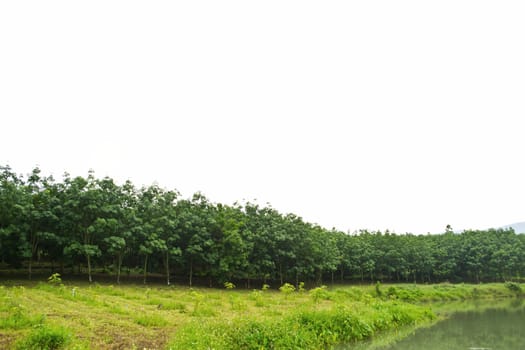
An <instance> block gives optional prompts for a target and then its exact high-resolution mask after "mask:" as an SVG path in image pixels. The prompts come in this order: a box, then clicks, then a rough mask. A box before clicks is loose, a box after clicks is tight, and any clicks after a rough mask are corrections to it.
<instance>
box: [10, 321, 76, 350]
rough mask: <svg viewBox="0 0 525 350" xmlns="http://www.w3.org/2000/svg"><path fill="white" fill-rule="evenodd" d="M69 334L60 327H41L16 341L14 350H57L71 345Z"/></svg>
mask: <svg viewBox="0 0 525 350" xmlns="http://www.w3.org/2000/svg"><path fill="white" fill-rule="evenodd" d="M71 340H72V335H71V332H70V331H68V330H67V329H65V328H62V327H50V326H41V327H38V328H37V329H35V330H34V331H33V332H31V333H29V335H27V336H26V337H25V338H23V339H22V340H20V341H18V342H17V343H16V344H15V346H16V349H20V350H27V349H38V350H58V349H64V348H65V347H66V346H67V345H68V344H70V343H71Z"/></svg>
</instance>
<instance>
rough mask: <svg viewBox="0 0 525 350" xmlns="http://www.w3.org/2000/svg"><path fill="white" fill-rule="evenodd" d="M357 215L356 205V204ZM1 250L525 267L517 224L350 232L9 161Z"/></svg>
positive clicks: (167, 258) (440, 274)
mask: <svg viewBox="0 0 525 350" xmlns="http://www.w3.org/2000/svg"><path fill="white" fill-rule="evenodd" d="M349 215H352V213H349ZM0 259H1V262H0V264H1V266H3V268H4V269H19V268H22V267H23V268H27V273H28V275H29V276H31V274H32V270H33V268H34V266H35V263H36V262H38V266H42V265H44V264H45V265H46V266H50V267H55V268H58V267H59V266H60V268H61V269H64V268H75V269H77V268H79V267H81V266H82V267H84V268H85V270H86V272H87V278H88V279H89V281H91V280H92V271H94V270H95V269H97V271H100V270H101V269H104V270H106V271H108V270H109V271H112V272H114V273H115V278H116V279H117V281H119V280H120V274H121V271H122V270H125V271H132V272H138V271H141V272H143V273H144V280H146V278H147V274H148V273H152V272H153V273H157V274H163V275H164V276H165V277H166V281H167V283H168V284H169V283H170V276H171V275H173V274H175V275H176V276H177V277H178V278H184V279H187V281H188V283H189V284H190V285H192V284H193V283H194V279H195V277H199V278H201V279H207V280H209V281H210V283H211V282H221V283H222V282H225V281H232V280H237V281H239V280H246V281H249V280H259V281H265V282H266V281H271V280H273V281H276V282H279V283H280V284H281V285H282V284H283V283H284V282H290V283H294V284H296V285H298V284H299V281H311V282H316V283H320V282H321V281H322V280H323V279H325V280H326V279H329V280H332V281H333V280H340V281H351V280H361V281H365V280H367V281H375V280H385V281H386V280H388V281H421V282H439V281H447V280H448V281H474V282H480V281H500V280H508V279H513V278H519V277H520V276H521V275H523V273H524V272H525V236H524V235H517V234H515V233H514V232H513V231H512V230H502V229H497V230H495V229H491V230H488V231H465V232H463V233H462V234H455V233H453V232H452V231H451V230H450V229H449V230H447V232H445V233H443V234H440V235H424V236H419V235H413V234H403V235H396V234H391V233H389V232H385V233H382V232H368V231H366V230H362V231H360V232H358V233H355V234H347V233H344V232H339V231H336V230H327V229H325V228H322V227H320V226H318V225H315V224H311V223H307V222H305V221H303V220H302V219H301V218H300V217H298V216H296V215H293V214H287V215H284V214H281V213H279V212H278V211H276V210H275V209H273V208H271V207H260V206H258V205H256V204H252V203H247V204H244V205H239V204H234V205H231V206H230V205H224V204H215V203H211V202H210V201H208V200H207V198H206V197H205V196H203V195H202V194H200V193H197V194H195V195H194V196H193V198H191V199H182V198H180V194H179V193H178V192H177V191H175V190H165V189H163V188H161V187H159V186H157V185H152V186H149V187H143V188H136V187H135V186H134V185H133V184H132V183H131V182H129V181H128V182H126V183H124V184H123V185H117V184H115V182H114V181H113V180H112V179H111V178H108V177H106V178H102V179H99V178H96V177H95V176H94V174H93V172H90V173H89V174H88V176H87V177H85V178H84V177H74V178H72V177H70V176H69V175H68V174H65V175H64V177H63V180H62V181H61V182H57V181H55V180H54V179H53V178H52V177H50V176H43V175H42V174H41V171H40V169H38V168H35V169H34V170H33V171H32V173H31V174H29V175H28V176H26V177H24V176H21V175H17V174H16V173H14V172H13V171H12V170H11V168H10V167H8V166H4V167H0Z"/></svg>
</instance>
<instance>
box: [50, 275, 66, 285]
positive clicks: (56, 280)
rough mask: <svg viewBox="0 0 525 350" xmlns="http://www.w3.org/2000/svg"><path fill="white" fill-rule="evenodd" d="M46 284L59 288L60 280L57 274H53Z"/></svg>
mask: <svg viewBox="0 0 525 350" xmlns="http://www.w3.org/2000/svg"><path fill="white" fill-rule="evenodd" d="M47 283H49V284H51V285H54V286H60V285H62V278H60V274H59V273H54V274H52V275H51V276H49V277H48V278H47Z"/></svg>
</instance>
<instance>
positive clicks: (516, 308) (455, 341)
mask: <svg viewBox="0 0 525 350" xmlns="http://www.w3.org/2000/svg"><path fill="white" fill-rule="evenodd" d="M350 348H351V347H350ZM359 348H360V349H378V350H379V349H381V350H412V349H413V350H416V349H417V350H421V349H425V350H460V349H461V350H482V349H483V350H489V349H490V350H516V349H525V308H524V307H523V306H521V305H519V304H516V303H514V304H507V305H505V306H497V307H490V306H489V308H486V309H484V310H480V309H478V310H474V311H464V312H456V313H454V314H453V315H452V316H451V317H450V318H448V319H446V320H444V321H441V322H438V323H436V324H435V325H434V326H432V327H430V328H426V329H419V330H417V331H415V332H414V333H413V334H412V335H410V336H408V337H406V338H404V339H402V340H400V341H398V342H397V343H395V344H393V345H389V346H382V347H377V344H374V342H370V343H369V344H368V345H365V346H363V347H362V348H361V347H359Z"/></svg>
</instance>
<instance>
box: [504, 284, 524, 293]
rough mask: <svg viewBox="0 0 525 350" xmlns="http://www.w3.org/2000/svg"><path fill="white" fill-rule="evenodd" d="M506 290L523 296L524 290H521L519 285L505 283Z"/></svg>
mask: <svg viewBox="0 0 525 350" xmlns="http://www.w3.org/2000/svg"><path fill="white" fill-rule="evenodd" d="M505 288H507V289H508V290H510V291H511V292H513V293H516V294H518V295H519V294H523V290H522V289H521V286H520V285H519V283H515V282H505Z"/></svg>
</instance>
